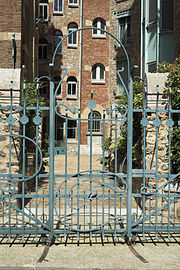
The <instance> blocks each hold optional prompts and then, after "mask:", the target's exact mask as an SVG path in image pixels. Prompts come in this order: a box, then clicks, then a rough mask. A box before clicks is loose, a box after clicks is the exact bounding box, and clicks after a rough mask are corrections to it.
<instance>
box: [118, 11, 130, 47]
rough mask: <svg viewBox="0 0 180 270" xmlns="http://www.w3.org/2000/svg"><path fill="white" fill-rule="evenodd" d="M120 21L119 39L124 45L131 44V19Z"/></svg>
mask: <svg viewBox="0 0 180 270" xmlns="http://www.w3.org/2000/svg"><path fill="white" fill-rule="evenodd" d="M118 21H119V39H120V40H121V42H122V43H123V44H125V45H126V44H128V43H129V42H130V35H131V17H130V16H125V17H122V18H119V19H118Z"/></svg>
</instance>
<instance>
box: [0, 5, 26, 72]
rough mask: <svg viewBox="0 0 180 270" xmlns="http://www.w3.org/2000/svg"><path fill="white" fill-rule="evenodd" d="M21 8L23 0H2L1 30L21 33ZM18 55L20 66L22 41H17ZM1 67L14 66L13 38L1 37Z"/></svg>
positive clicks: (18, 64)
mask: <svg viewBox="0 0 180 270" xmlns="http://www.w3.org/2000/svg"><path fill="white" fill-rule="evenodd" d="M21 10H22V0H1V1H0V11H1V14H0V32H10V33H11V32H15V33H21ZM16 46H17V56H16V59H17V61H16V67H17V68H19V67H20V62H21V61H20V59H21V42H20V41H16ZM0 48H1V50H0V67H1V68H13V67H14V61H13V58H12V40H11V39H10V40H9V39H8V40H7V39H6V40H1V39H0Z"/></svg>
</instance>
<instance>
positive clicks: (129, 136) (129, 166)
mask: <svg viewBox="0 0 180 270" xmlns="http://www.w3.org/2000/svg"><path fill="white" fill-rule="evenodd" d="M127 128H128V131H127V228H126V231H127V237H128V238H130V237H131V231H132V230H131V225H132V224H131V223H132V220H131V211H132V147H133V80H132V74H130V77H129V96H128V124H127Z"/></svg>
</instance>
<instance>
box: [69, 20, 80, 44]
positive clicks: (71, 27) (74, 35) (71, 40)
mask: <svg viewBox="0 0 180 270" xmlns="http://www.w3.org/2000/svg"><path fill="white" fill-rule="evenodd" d="M77 29H78V25H77V23H74V22H72V23H70V24H69V25H68V34H70V33H72V34H70V35H69V36H68V47H75V48H76V47H77V44H78V33H77V32H74V31H75V30H77Z"/></svg>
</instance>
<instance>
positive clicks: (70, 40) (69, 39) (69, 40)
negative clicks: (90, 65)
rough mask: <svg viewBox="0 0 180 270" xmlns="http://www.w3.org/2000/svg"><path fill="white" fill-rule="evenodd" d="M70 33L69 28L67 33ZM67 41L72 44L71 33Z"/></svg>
mask: <svg viewBox="0 0 180 270" xmlns="http://www.w3.org/2000/svg"><path fill="white" fill-rule="evenodd" d="M70 33H72V30H69V34H70ZM68 43H69V44H72V34H71V35H69V37H68Z"/></svg>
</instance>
